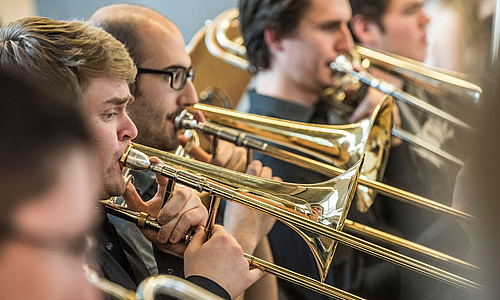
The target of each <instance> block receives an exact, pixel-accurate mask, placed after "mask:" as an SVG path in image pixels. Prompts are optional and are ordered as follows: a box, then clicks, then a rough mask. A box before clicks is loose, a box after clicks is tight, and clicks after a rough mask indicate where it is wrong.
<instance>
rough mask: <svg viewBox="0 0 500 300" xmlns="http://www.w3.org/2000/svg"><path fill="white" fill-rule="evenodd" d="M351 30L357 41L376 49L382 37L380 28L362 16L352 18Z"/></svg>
mask: <svg viewBox="0 0 500 300" xmlns="http://www.w3.org/2000/svg"><path fill="white" fill-rule="evenodd" d="M351 30H352V34H353V35H354V36H355V37H356V38H357V39H358V41H359V42H360V43H361V44H362V45H365V46H371V47H377V45H378V44H379V41H380V38H381V36H382V30H381V29H380V27H379V26H378V25H377V24H376V23H375V22H373V21H371V20H368V19H366V18H365V17H364V16H362V15H355V16H354V17H352V19H351Z"/></svg>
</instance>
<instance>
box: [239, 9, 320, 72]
mask: <svg viewBox="0 0 500 300" xmlns="http://www.w3.org/2000/svg"><path fill="white" fill-rule="evenodd" d="M309 7H310V2H309V0H240V2H239V10H240V17H239V21H240V28H241V33H242V36H243V40H244V42H243V43H244V45H245V47H246V48H247V57H248V60H249V61H250V65H251V66H252V67H253V68H255V69H254V72H258V71H261V70H266V69H268V68H269V67H270V66H271V53H270V51H269V47H268V46H267V44H266V41H265V40H264V31H265V30H266V29H269V28H274V29H276V30H277V32H278V36H279V37H287V36H291V35H293V34H294V33H295V31H296V29H297V27H298V25H299V22H300V20H301V19H302V17H303V16H304V15H305V13H306V12H307V10H308V9H309Z"/></svg>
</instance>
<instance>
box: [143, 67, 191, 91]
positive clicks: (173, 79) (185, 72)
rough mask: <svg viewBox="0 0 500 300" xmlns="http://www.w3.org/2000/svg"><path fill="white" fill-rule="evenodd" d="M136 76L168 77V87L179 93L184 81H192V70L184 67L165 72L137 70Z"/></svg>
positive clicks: (146, 69) (184, 83)
mask: <svg viewBox="0 0 500 300" xmlns="http://www.w3.org/2000/svg"><path fill="white" fill-rule="evenodd" d="M137 73H138V74H146V73H148V74H162V75H168V76H169V80H170V87H172V88H173V89H174V90H176V91H180V90H182V89H183V88H184V86H185V85H186V80H188V79H189V80H191V81H194V70H193V69H192V68H191V67H189V69H186V68H184V67H175V68H171V69H166V70H156V69H148V68H137Z"/></svg>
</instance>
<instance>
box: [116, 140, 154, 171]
mask: <svg viewBox="0 0 500 300" xmlns="http://www.w3.org/2000/svg"><path fill="white" fill-rule="evenodd" d="M120 162H121V163H122V165H123V167H126V168H129V169H131V170H135V171H148V170H149V169H150V166H151V162H150V161H149V157H148V156H147V155H146V154H144V153H142V152H141V151H139V150H136V149H133V148H132V145H129V146H128V147H127V149H126V150H125V153H123V156H122V158H121V159H120Z"/></svg>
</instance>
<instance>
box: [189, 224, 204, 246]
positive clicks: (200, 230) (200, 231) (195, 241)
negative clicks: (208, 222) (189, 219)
mask: <svg viewBox="0 0 500 300" xmlns="http://www.w3.org/2000/svg"><path fill="white" fill-rule="evenodd" d="M206 240H207V234H206V233H205V227H203V226H198V227H196V231H195V232H194V235H193V238H192V239H191V241H190V242H189V245H188V246H187V249H186V250H190V251H196V250H198V249H200V247H201V246H202V245H203V243H205V241H206Z"/></svg>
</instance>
